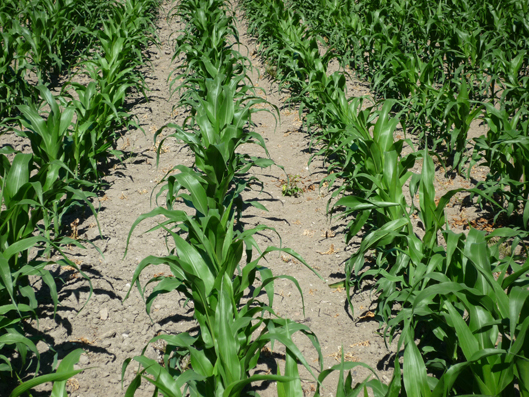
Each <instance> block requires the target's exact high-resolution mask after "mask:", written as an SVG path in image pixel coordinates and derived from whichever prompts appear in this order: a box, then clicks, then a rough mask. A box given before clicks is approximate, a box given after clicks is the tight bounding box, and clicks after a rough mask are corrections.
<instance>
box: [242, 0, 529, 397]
mask: <svg viewBox="0 0 529 397" xmlns="http://www.w3.org/2000/svg"><path fill="white" fill-rule="evenodd" d="M328 3H329V2H326V1H323V2H321V4H315V5H314V7H313V8H311V9H312V10H315V9H317V10H319V11H316V12H314V13H315V14H317V15H320V14H321V15H323V14H325V13H326V12H329V10H334V11H336V10H338V9H339V8H340V5H341V2H332V4H333V5H334V8H325V7H323V5H325V4H328ZM346 3H347V4H349V2H346ZM329 4H330V3H329ZM364 4H369V5H370V6H371V7H372V14H373V18H374V17H375V16H378V20H377V21H378V22H376V21H372V20H370V19H369V17H367V16H366V17H365V18H364V15H363V14H360V13H359V14H356V13H354V12H351V13H347V12H344V13H343V15H342V16H343V18H347V17H349V18H352V19H354V20H355V21H356V22H355V23H357V25H358V26H364V25H363V24H368V23H370V22H373V23H375V22H376V25H375V26H376V27H377V28H378V29H386V28H387V29H390V28H391V29H401V30H402V31H406V29H408V25H404V24H392V23H388V24H384V23H383V22H384V19H383V17H382V10H384V9H385V8H384V5H383V4H378V3H376V4H375V2H372V3H369V2H368V3H365V2H361V4H360V3H354V4H353V3H352V2H351V4H350V6H351V7H353V5H355V6H358V7H363V5H364ZM421 4H422V3H421V2H417V3H415V2H405V5H409V6H414V7H415V6H416V9H417V10H420V9H421V7H422V6H421ZM242 5H243V8H244V9H245V11H246V17H247V19H248V21H249V31H250V32H251V33H252V34H253V35H254V36H255V37H256V38H257V39H258V41H259V43H260V52H261V55H262V56H263V58H264V59H265V60H266V62H267V63H268V64H269V65H270V66H273V69H271V70H273V75H274V76H275V77H276V78H278V79H279V81H280V82H281V84H282V85H283V87H288V88H289V89H290V90H291V93H292V100H294V101H298V102H299V103H300V106H301V109H300V115H304V116H305V120H306V122H307V124H308V125H309V126H312V127H313V133H312V139H313V140H314V142H316V143H317V144H318V147H319V148H321V149H319V150H318V154H320V155H324V156H325V157H326V158H327V159H328V161H329V162H330V164H331V166H330V171H333V173H332V174H330V175H329V176H328V177H327V178H326V180H327V181H329V182H332V183H334V184H335V185H337V184H338V183H339V182H341V181H343V184H341V185H340V186H336V187H335V191H334V193H333V197H334V198H338V197H341V198H340V199H339V200H338V201H337V202H336V203H335V204H334V206H333V208H334V210H338V209H340V208H341V209H343V210H344V211H343V212H342V213H341V215H343V216H346V217H348V218H349V219H351V221H350V223H349V226H348V233H347V236H346V241H347V242H349V241H350V240H351V239H352V238H353V237H355V236H357V235H359V234H360V236H361V237H362V239H361V244H360V247H359V248H358V250H357V251H356V252H355V253H354V254H353V255H352V257H351V258H350V259H349V260H348V261H347V262H346V265H345V274H346V279H345V280H344V281H343V282H342V283H340V285H344V286H345V287H346V289H347V294H348V299H350V296H351V292H352V291H351V288H353V287H355V288H362V281H364V280H366V279H374V281H375V284H374V288H375V290H376V292H377V303H378V306H377V313H376V314H377V317H378V318H379V320H380V322H381V332H382V334H383V336H384V337H385V338H387V340H388V341H391V340H392V339H393V338H395V337H397V336H398V350H399V352H398V354H397V355H396V356H395V361H394V366H395V371H394V375H393V379H392V380H391V382H390V383H389V385H385V384H383V383H382V382H380V381H379V380H378V379H373V380H369V379H366V380H365V381H364V382H362V383H360V384H358V385H352V384H351V376H350V375H349V377H348V378H347V380H346V381H345V382H343V380H341V381H340V383H339V385H338V390H337V395H347V396H354V395H358V394H359V393H360V392H362V391H364V390H366V389H367V388H371V389H372V392H373V393H374V395H375V396H398V395H410V396H422V395H424V396H431V395H434V396H448V395H461V394H476V393H477V394H481V395H514V393H515V389H518V390H519V392H520V393H521V395H524V396H526V395H529V385H528V383H527V379H529V372H528V370H529V362H528V360H527V353H528V350H529V341H527V340H526V339H525V335H526V333H527V329H528V327H529V317H528V314H529V313H528V309H529V305H528V303H529V291H528V290H527V285H528V283H529V279H528V277H527V273H528V271H529V261H527V260H525V258H523V257H522V256H517V255H515V250H516V246H517V245H518V244H519V243H520V241H522V239H523V238H524V237H526V234H525V233H524V232H521V231H520V230H518V229H510V228H502V229H497V230H495V231H494V232H492V233H490V234H488V235H486V234H485V233H484V232H481V231H478V230H475V229H470V231H469V233H468V234H463V233H460V234H457V233H454V232H453V231H451V230H450V229H449V227H448V224H447V222H446V220H445V213H444V208H445V206H446V204H447V203H448V202H449V201H450V199H451V198H452V197H453V196H454V195H455V194H457V193H458V192H460V191H462V190H463V189H457V190H453V191H450V192H448V193H446V194H445V195H444V196H443V197H441V198H440V199H439V200H438V201H436V200H435V189H434V185H433V181H434V179H435V173H434V171H435V169H434V163H433V160H432V157H431V155H430V152H429V150H428V148H427V147H426V146H424V150H413V151H412V152H411V153H410V154H404V153H405V152H404V151H403V148H404V147H405V146H406V145H408V146H410V147H411V148H412V149H413V142H412V141H411V140H409V139H401V140H395V139H394V132H395V130H396V128H398V126H399V124H400V126H401V127H402V128H403V130H404V131H406V122H407V121H409V119H410V117H409V114H408V113H407V112H408V108H405V107H403V106H402V98H395V99H388V100H385V101H382V102H381V103H379V104H378V105H375V106H372V107H367V108H366V107H365V106H363V102H364V98H348V96H347V91H346V77H347V76H346V73H345V72H335V73H333V74H330V73H329V72H328V68H329V64H330V61H331V60H332V59H334V58H335V57H336V56H337V55H336V51H339V50H340V49H339V48H338V50H336V49H335V47H333V46H331V47H329V48H328V49H327V50H323V51H322V50H321V46H322V45H321V43H319V42H318V37H317V35H316V34H315V33H314V31H313V30H311V29H309V28H308V27H307V25H308V23H307V20H305V18H304V17H303V15H302V13H303V12H305V11H306V12H309V10H310V9H309V8H308V7H303V6H299V7H288V6H286V5H285V4H284V3H283V2H282V1H281V0H274V1H262V0H251V1H250V0H248V1H242ZM386 7H387V8H388V9H389V8H391V9H392V10H394V12H395V13H396V12H398V10H404V7H400V8H397V4H393V3H391V5H390V4H387V5H386ZM423 8H424V7H423ZM441 8H442V7H441V6H439V9H441ZM379 9H380V12H379ZM414 9H415V8H414ZM425 9H426V8H425ZM294 10H295V11H294ZM318 12H319V13H320V14H318ZM336 12H337V11H336ZM417 12H419V11H417ZM388 13H389V11H388ZM372 14H370V15H372ZM402 14H403V16H406V15H408V14H407V13H406V12H404V11H403V12H402ZM325 15H327V14H325ZM329 18H330V17H329ZM329 18H327V19H326V18H320V22H321V20H325V21H324V22H321V23H322V24H327V23H332V24H333V29H332V30H330V29H331V28H330V27H329V28H328V30H325V29H324V30H320V31H318V34H322V35H323V34H325V35H326V36H325V37H328V38H329V43H331V44H332V43H334V41H333V40H335V39H336V37H338V36H339V35H340V34H341V35H342V36H345V35H346V33H345V32H348V31H347V29H346V28H345V27H344V25H343V23H342V22H339V21H338V20H337V19H329ZM329 21H330V22H329ZM341 23H342V24H341ZM460 25H461V23H460ZM325 26H327V25H325ZM413 26H415V25H413ZM421 26H422V25H421ZM326 29H327V28H326ZM331 34H333V35H334V36H333V40H331V39H330V37H331ZM403 34H404V33H403ZM410 34H411V33H410ZM376 37H378V36H376ZM380 37H381V38H382V39H384V38H385V39H388V40H389V39H390V38H391V37H394V36H392V35H385V34H383V33H380ZM395 37H397V36H395ZM443 37H444V36H443ZM477 37H478V38H479V39H481V37H480V36H479V35H478V36H477ZM350 40H351V41H350V42H348V46H349V47H348V48H349V49H350V50H351V51H356V52H357V53H362V52H366V53H367V54H368V56H369V57H378V56H380V57H381V58H378V59H379V61H380V62H382V60H386V59H392V58H390V57H389V55H388V54H387V53H386V55H384V58H382V55H381V54H379V53H378V52H377V51H370V47H369V46H367V47H366V45H365V43H364V42H362V41H359V40H358V38H357V37H356V38H355V36H353V35H351V37H350ZM373 40H375V38H374V39H373ZM440 40H441V39H440ZM442 40H444V38H442ZM446 40H449V39H446ZM323 41H324V40H323ZM410 43H411V44H410V45H412V44H414V43H415V42H414V41H410ZM432 43H434V42H432ZM397 45H398V42H397ZM434 47H435V46H434ZM429 48H430V47H428V49H429ZM432 51H433V50H432ZM404 54H405V55H406V56H407V53H404ZM467 58H468V56H467V55H466V54H465V57H464V59H467ZM515 58H516V57H515ZM521 59H525V58H523V57H521ZM342 61H343V62H345V61H346V60H343V59H342ZM459 62H460V63H462V64H463V65H464V66H462V68H463V69H462V70H465V71H466V70H467V69H465V68H466V67H467V66H468V65H467V64H466V63H464V62H462V60H459ZM513 62H514V61H513ZM516 62H520V63H523V62H522V61H520V60H518V61H516ZM362 65H364V63H362ZM353 66H354V67H355V68H356V69H358V68H359V66H358V64H353ZM371 66H372V67H374V66H373V65H371ZM442 66H443V68H444V67H445V66H446V67H447V68H448V69H449V70H451V69H450V68H451V67H452V66H453V67H455V68H456V69H458V68H460V64H459V63H458V64H457V66H454V65H450V64H448V65H445V64H444V63H443V65H442ZM387 68H388V69H392V68H393V69H394V66H388V67H387ZM443 68H441V70H443ZM437 69H438V68H437ZM355 71H356V70H355ZM371 72H372V73H378V69H377V70H375V71H372V70H371V69H370V73H371ZM452 74H454V75H455V71H454V73H452ZM420 77H423V75H422V74H420ZM454 78H455V77H454ZM393 80H394V79H393ZM381 81H383V82H391V77H387V78H383V79H381ZM417 81H418V80H413V82H414V84H417ZM422 82H423V81H422V80H421V83H422ZM466 84H467V83H465V80H464V79H460V83H459V84H458V85H457V87H459V93H458V94H457V101H458V104H459V105H458V106H460V108H456V110H454V111H455V112H456V113H457V114H458V117H459V116H461V117H462V118H461V123H463V124H464V123H467V124H466V125H465V128H466V129H467V130H468V125H469V123H470V121H471V120H472V118H474V117H476V115H477V114H476V115H474V116H472V117H470V116H469V114H470V113H469V112H471V113H472V112H474V110H473V109H472V107H473V106H474V105H473V104H474V103H475V102H471V101H470V99H469V98H468V91H466V90H467V86H466ZM419 86H420V87H422V84H419ZM397 90H398V88H397ZM402 94H403V96H404V97H405V98H407V97H408V95H407V94H406V92H403V93H402ZM504 95H507V94H505V91H504ZM425 98H426V100H431V101H432V102H435V98H432V96H431V95H430V94H428V95H427V96H426V97H425ZM465 101H466V102H465ZM470 105H472V106H470ZM447 106H448V107H447V108H446V109H444V110H443V114H445V115H449V114H451V112H452V110H453V109H454V107H453V106H451V105H447ZM525 106H526V105H524V104H520V109H522V108H525ZM483 107H484V109H485V115H484V116H483V118H484V119H485V120H486V121H487V122H488V125H489V127H490V131H489V132H488V133H487V136H486V137H483V138H481V140H480V141H479V140H478V142H482V143H483V142H489V143H490V145H489V147H488V149H487V150H489V151H487V150H485V153H486V156H485V157H487V156H488V155H491V156H492V157H494V158H495V161H497V162H498V163H499V164H500V165H501V166H502V167H503V168H500V169H499V170H498V169H495V168H491V174H493V175H495V174H494V173H495V172H502V171H501V170H505V169H507V168H509V167H513V166H516V167H518V170H520V168H523V164H525V160H524V159H523V156H524V154H523V153H524V151H525V142H526V140H527V135H526V132H527V131H526V127H524V126H525V125H526V123H527V117H526V111H525V110H517V112H518V113H516V114H517V116H514V117H512V118H511V116H512V114H511V113H509V112H510V111H511V109H512V108H511V107H510V105H502V109H501V110H497V109H496V108H494V106H493V103H489V104H485V105H483ZM394 111H398V113H397V114H395V113H394ZM469 117H470V119H469ZM446 120H448V121H446ZM443 122H446V123H447V128H448V129H449V130H450V131H451V132H453V131H454V130H456V129H458V128H460V127H461V125H462V124H461V123H460V122H458V121H454V120H452V121H450V120H449V119H445V121H443ZM507 122H508V123H509V124H506V123H507ZM517 123H519V124H518V127H520V125H521V128H520V129H519V130H518V129H516V126H517ZM508 126H511V127H512V128H511V129H507V128H508ZM508 134H512V135H513V136H512V139H506V138H504V136H505V135H508ZM515 134H518V135H517V136H514V135H515ZM500 137H501V138H500ZM450 139H453V138H450ZM450 139H449V140H448V142H451V143H454V142H455V141H457V139H453V140H450ZM419 142H420V140H419ZM463 142H464V144H463V146H462V147H463V149H465V145H466V143H467V142H466V131H464V141H463ZM448 144H449V143H447V145H448ZM509 145H511V146H509ZM461 150H462V149H461V148H456V147H455V146H454V151H457V153H459V154H460V157H459V158H462V157H461V156H462V155H463V153H462V152H461ZM475 150H477V151H476V152H475V155H477V153H478V152H479V151H481V150H484V147H483V146H478V149H475ZM509 150H512V151H511V152H509ZM513 153H516V154H513ZM511 156H512V157H511ZM516 156H518V157H516ZM514 157H516V159H514ZM454 158H455V157H454ZM418 159H420V160H421V161H422V172H421V173H420V174H416V173H413V172H412V168H413V166H414V164H415V162H416V161H417V160H418ZM487 161H489V160H488V157H487ZM458 164H459V163H458V162H457V161H456V162H455V163H453V165H454V166H455V167H457V166H458ZM503 177H504V178H505V179H507V178H508V177H507V176H506V175H503ZM521 178H522V180H520V179H521ZM504 181H505V180H504ZM495 183H497V179H495ZM525 184H526V182H525V179H524V177H523V176H522V175H520V174H517V175H516V176H512V180H511V181H510V182H509V186H510V192H511V193H512V192H515V191H516V189H517V188H518V187H519V186H526V185H525ZM407 186H409V196H408V195H407V192H406V191H405V190H406V187H407ZM490 186H492V185H487V188H489V187H490ZM479 187H482V186H479ZM524 188H525V187H524ZM470 192H471V193H473V194H475V195H479V196H480V197H482V198H484V199H485V200H487V201H489V202H495V200H494V197H492V196H491V195H490V193H491V192H490V189H489V190H487V189H472V190H470ZM495 192H498V190H495ZM503 193H504V194H506V195H508V194H509V193H505V192H503ZM407 197H411V200H407V199H406V198H407ZM415 197H418V202H416V201H415ZM526 199H527V197H525V198H522V199H520V197H517V198H516V200H515V202H514V203H512V202H511V203H510V205H511V207H510V208H509V209H508V210H509V211H510V212H515V213H516V214H517V213H518V212H517V211H518V206H519V203H520V201H521V202H522V203H523V205H524V206H525V208H527V205H526ZM496 204H497V205H498V206H499V207H500V208H503V207H502V204H503V203H501V204H500V203H496ZM525 212H526V211H525ZM414 216H416V217H418V218H419V219H420V220H421V224H419V225H415V224H414V223H413V222H412V218H413V217H414ZM526 224H527V215H525V216H524V226H525V225H526ZM504 242H506V243H508V244H510V245H511V246H510V250H509V252H507V254H505V255H504V253H501V254H500V246H501V244H502V243H504ZM522 252H523V251H522ZM350 309H351V310H353V307H352V304H350ZM355 365H358V363H342V364H341V365H339V366H337V367H336V368H334V369H339V370H340V371H343V370H344V369H350V368H353V367H354V366H355ZM330 372H331V370H329V371H325V372H323V373H322V374H321V375H320V377H319V380H320V381H323V379H324V378H325V377H326V376H327V375H328V374H329V373H330ZM366 392H367V390H366ZM317 395H319V390H318V392H317Z"/></svg>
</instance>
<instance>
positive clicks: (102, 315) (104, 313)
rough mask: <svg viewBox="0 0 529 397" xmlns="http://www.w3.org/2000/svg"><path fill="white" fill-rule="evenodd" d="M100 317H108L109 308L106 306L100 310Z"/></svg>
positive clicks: (105, 318)
mask: <svg viewBox="0 0 529 397" xmlns="http://www.w3.org/2000/svg"><path fill="white" fill-rule="evenodd" d="M99 318H100V319H101V320H103V321H105V320H107V319H108V309H107V308H106V307H105V308H104V309H101V311H100V312H99Z"/></svg>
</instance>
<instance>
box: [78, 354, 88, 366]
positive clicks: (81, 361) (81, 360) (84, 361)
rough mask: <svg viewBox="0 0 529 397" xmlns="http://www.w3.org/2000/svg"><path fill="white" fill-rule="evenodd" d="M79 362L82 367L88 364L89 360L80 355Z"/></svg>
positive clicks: (85, 356) (84, 355)
mask: <svg viewBox="0 0 529 397" xmlns="http://www.w3.org/2000/svg"><path fill="white" fill-rule="evenodd" d="M79 362H80V363H81V364H83V365H88V364H90V358H89V357H88V356H87V355H86V354H81V357H79Z"/></svg>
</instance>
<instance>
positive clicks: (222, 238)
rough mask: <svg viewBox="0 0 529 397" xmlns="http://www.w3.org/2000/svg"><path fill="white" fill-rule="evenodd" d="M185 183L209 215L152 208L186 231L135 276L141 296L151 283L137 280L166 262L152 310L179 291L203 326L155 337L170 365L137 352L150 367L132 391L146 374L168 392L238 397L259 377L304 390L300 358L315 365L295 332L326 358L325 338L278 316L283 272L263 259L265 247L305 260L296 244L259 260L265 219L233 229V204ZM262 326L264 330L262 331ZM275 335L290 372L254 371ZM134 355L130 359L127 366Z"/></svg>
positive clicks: (199, 207) (196, 204) (149, 301)
mask: <svg viewBox="0 0 529 397" xmlns="http://www.w3.org/2000/svg"><path fill="white" fill-rule="evenodd" d="M182 179H183V178H182ZM204 185H205V183H204ZM186 187H187V188H189V189H190V190H189V191H190V192H191V195H190V197H188V198H187V200H186V201H188V202H189V203H190V204H192V205H193V207H194V208H197V211H198V210H199V211H200V212H201V213H202V214H204V215H201V216H200V217H198V218H196V217H195V218H194V217H190V216H189V215H187V214H186V213H185V212H184V211H177V210H172V211H169V210H165V209H163V208H158V209H155V210H154V211H153V212H152V213H151V214H150V215H155V214H164V215H165V216H166V217H167V218H168V220H170V221H171V222H173V223H177V224H178V228H179V229H180V231H178V232H174V231H171V232H170V234H171V238H172V241H173V242H174V244H175V248H174V249H173V250H172V251H171V252H170V254H169V255H168V256H166V257H161V258H157V257H152V256H151V257H147V258H145V259H144V260H143V261H142V262H141V263H140V264H139V265H138V268H137V269H136V272H135V274H134V277H133V281H134V283H136V284H137V286H138V288H140V293H141V294H142V296H143V294H144V292H145V288H143V289H142V288H141V287H140V284H139V276H140V274H141V273H142V271H143V270H144V269H145V268H146V267H147V266H149V265H154V266H156V265H160V264H167V265H168V266H169V267H170V268H171V272H172V274H173V275H172V277H157V278H154V279H151V280H150V281H149V282H148V283H147V284H146V285H145V287H146V286H147V285H148V284H150V283H152V282H158V284H157V285H156V287H155V288H154V290H153V292H152V293H151V294H150V295H149V296H148V297H147V300H146V303H147V310H150V307H151V305H152V303H153V301H154V298H156V296H158V295H160V294H163V293H167V292H170V291H172V290H177V291H179V292H181V293H182V294H183V295H184V296H185V297H186V298H187V299H188V300H189V301H190V302H192V304H193V309H194V316H195V318H196V320H197V321H198V323H199V327H200V332H199V335H198V337H191V336H190V335H189V334H188V333H181V334H178V335H175V336H170V335H162V336H160V337H157V338H154V339H152V340H151V341H150V343H153V342H155V341H156V340H158V339H164V340H165V341H166V342H167V343H168V346H167V348H166V351H165V355H164V364H165V365H164V366H163V367H162V366H161V365H160V364H158V363H156V362H155V361H153V360H150V359H147V358H146V357H144V356H138V357H134V360H136V361H138V362H139V363H140V364H141V365H142V366H143V367H144V368H145V369H144V370H142V371H141V372H139V373H138V375H137V377H136V380H135V381H133V382H132V384H131V385H130V386H129V388H128V390H127V392H128V393H133V392H134V391H135V390H136V389H137V387H138V386H139V384H140V378H141V377H143V378H144V379H146V380H148V381H149V382H151V383H153V384H154V385H155V386H156V390H158V391H159V392H161V393H162V394H163V395H165V396H181V395H182V394H181V391H180V388H181V387H182V386H184V384H187V387H188V388H189V390H190V391H191V392H192V393H197V395H204V396H210V395H211V396H216V395H224V396H238V395H240V393H241V391H242V390H243V389H244V387H245V386H246V385H249V384H250V383H251V382H254V381H258V380H274V381H278V382H284V383H285V386H284V387H285V388H286V390H287V393H288V394H287V395H291V393H292V392H293V391H294V390H296V392H297V391H299V390H301V387H300V386H301V385H300V380H299V376H298V372H297V371H298V370H297V361H298V360H299V361H300V362H301V363H302V364H303V365H304V366H305V367H306V368H307V369H308V370H309V372H311V373H312V370H311V368H310V366H309V365H308V363H307V361H306V360H305V359H304V358H303V356H302V355H301V352H300V351H299V349H298V348H297V347H296V346H295V345H294V344H293V342H292V340H291V338H292V334H293V333H295V332H301V333H303V334H305V335H306V336H307V337H309V339H310V340H311V341H312V343H313V345H314V347H315V348H316V349H317V351H318V354H319V355H320V359H321V351H320V348H319V343H318V342H317V339H316V337H315V335H314V334H313V333H312V332H311V331H310V330H309V328H308V327H306V326H304V325H302V324H297V323H295V322H292V321H290V320H285V319H281V318H279V317H277V315H276V314H275V313H274V311H273V309H272V303H273V294H274V292H273V281H274V280H275V279H277V278H278V277H273V276H272V273H271V272H270V270H269V269H267V268H265V267H263V266H260V265H259V264H258V263H259V261H260V259H262V258H263V257H264V256H265V255H266V254H267V253H269V252H272V251H277V250H280V251H283V252H286V253H288V254H290V255H293V256H294V257H296V258H298V259H299V260H300V261H302V263H304V264H305V265H306V263H305V262H304V261H303V259H302V258H301V257H299V255H297V254H296V253H295V252H293V251H292V250H289V249H286V248H275V247H269V248H267V249H266V250H265V251H263V252H262V253H259V255H258V257H257V258H256V259H253V253H252V252H253V250H254V248H255V247H257V245H256V243H255V240H254V239H253V235H254V234H255V233H258V232H259V231H261V230H264V229H267V228H266V227H265V226H260V227H258V228H254V229H251V230H245V231H242V232H241V231H236V230H234V214H233V213H232V212H231V211H230V210H229V208H228V209H227V210H226V211H224V214H223V215H220V211H218V210H216V209H215V208H214V207H213V208H211V207H210V208H208V207H207V203H208V200H207V196H206V189H205V188H204V187H202V186H200V185H195V186H193V185H191V184H189V185H186ZM204 205H206V207H204ZM230 213H231V215H230ZM138 221H141V218H139V219H138ZM138 221H137V222H136V223H138ZM166 230H167V231H169V229H166ZM183 231H185V232H186V233H187V238H186V239H185V240H184V239H183V238H182V237H180V235H179V234H180V233H181V232H183ZM243 253H245V254H246V259H245V265H244V266H243V267H242V268H240V262H241V260H243ZM258 275H260V277H261V285H258V286H257V287H256V288H255V290H254V291H253V293H252V296H251V297H250V298H249V299H246V298H244V296H245V290H246V289H247V288H249V287H251V286H252V285H253V284H254V283H255V281H256V278H257V276H258ZM280 277H281V278H286V279H289V280H291V281H292V282H293V283H294V284H295V285H296V287H297V288H298V290H299V291H300V292H301V290H300V289H299V285H298V283H297V281H296V280H295V279H294V278H293V277H290V276H280ZM261 291H262V292H266V296H267V297H268V304H265V303H264V302H262V301H261V300H258V299H257V297H258V296H259V294H260V293H261ZM258 329H261V331H260V332H259V334H258V335H257V336H256V335H255V333H256V331H257V330H258ZM274 341H277V342H279V343H281V344H283V345H285V347H286V349H287V358H286V367H285V371H284V374H283V375H282V376H280V375H257V374H256V375H250V371H251V370H252V369H253V368H255V366H256V364H257V361H258V359H259V355H260V352H261V349H262V348H263V347H264V346H265V345H266V344H267V343H269V342H272V343H273V342H274ZM187 355H189V356H190V363H191V368H189V367H186V365H184V362H185V356H187ZM129 362H130V360H129V361H126V362H125V363H124V367H123V370H125V369H126V367H127V366H128V364H129ZM144 372H146V373H147V374H149V375H152V376H154V379H151V378H150V377H147V376H145V375H143V373H144Z"/></svg>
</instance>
